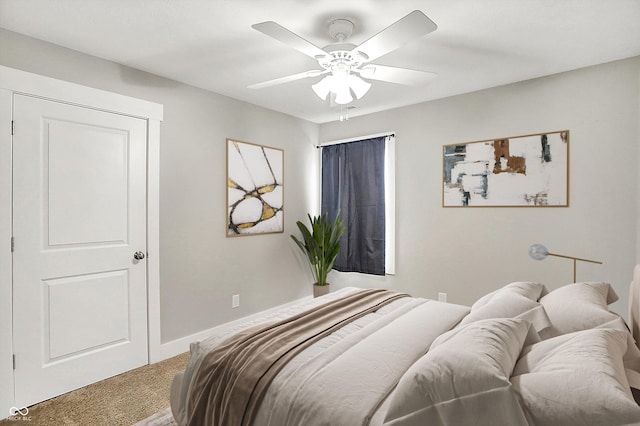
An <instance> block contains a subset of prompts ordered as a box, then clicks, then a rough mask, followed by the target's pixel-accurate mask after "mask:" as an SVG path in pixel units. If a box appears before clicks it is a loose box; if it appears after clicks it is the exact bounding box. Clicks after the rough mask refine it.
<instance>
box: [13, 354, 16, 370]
mask: <svg viewBox="0 0 640 426" xmlns="http://www.w3.org/2000/svg"><path fill="white" fill-rule="evenodd" d="M13 369H14V370H15V369H16V354H13Z"/></svg>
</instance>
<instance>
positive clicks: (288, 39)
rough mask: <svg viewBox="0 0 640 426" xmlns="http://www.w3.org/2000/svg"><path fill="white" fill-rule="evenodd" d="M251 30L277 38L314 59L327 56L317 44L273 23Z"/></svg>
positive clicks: (263, 24)
mask: <svg viewBox="0 0 640 426" xmlns="http://www.w3.org/2000/svg"><path fill="white" fill-rule="evenodd" d="M251 28H253V29H255V30H258V31H260V32H261V33H263V34H266V35H268V36H269V37H272V38H275V39H276V40H278V41H280V42H282V43H284V44H286V45H288V46H291V47H293V48H294V49H296V50H297V51H299V52H302V53H304V54H305V55H307V56H310V57H312V58H314V59H315V58H316V56H325V55H326V54H327V52H325V51H324V50H322V49H320V48H319V47H318V46H316V45H315V44H313V43H311V42H309V41H307V40H305V39H303V38H302V37H300V36H299V35H297V34H295V33H292V32H291V31H289V30H288V29H286V28H285V27H283V26H282V25H280V24H277V23H275V22H273V21H267V22H261V23H259V24H254V25H252V26H251Z"/></svg>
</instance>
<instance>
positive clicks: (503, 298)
mask: <svg viewBox="0 0 640 426" xmlns="http://www.w3.org/2000/svg"><path fill="white" fill-rule="evenodd" d="M514 284H520V283H514ZM540 286H541V287H543V286H542V284H540ZM540 291H542V289H541V288H540ZM481 300H482V299H481ZM478 302H480V301H478ZM478 302H476V303H475V304H474V305H473V306H472V307H471V312H470V313H469V314H468V315H467V316H466V317H464V318H463V319H462V321H460V325H465V324H469V323H472V322H474V321H478V320H483V319H489V318H520V319H524V320H527V321H529V322H531V323H532V324H533V326H534V327H535V329H536V331H538V332H541V331H542V330H544V329H546V328H548V327H549V326H550V325H551V322H550V321H549V317H548V316H547V313H546V312H545V310H544V308H543V307H542V305H540V304H539V303H538V302H536V301H535V300H532V299H530V298H529V297H527V296H524V295H523V294H522V293H521V292H520V291H519V288H515V287H511V288H506V287H505V288H502V289H500V290H498V291H497V292H495V294H493V295H492V296H491V298H490V299H489V300H487V301H486V302H485V303H478Z"/></svg>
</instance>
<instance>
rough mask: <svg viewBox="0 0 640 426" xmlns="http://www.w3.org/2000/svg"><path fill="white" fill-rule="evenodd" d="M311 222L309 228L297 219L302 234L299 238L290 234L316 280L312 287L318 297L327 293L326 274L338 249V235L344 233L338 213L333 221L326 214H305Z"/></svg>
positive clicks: (314, 294) (331, 266) (331, 267)
mask: <svg viewBox="0 0 640 426" xmlns="http://www.w3.org/2000/svg"><path fill="white" fill-rule="evenodd" d="M307 216H308V217H309V222H310V223H311V229H309V228H307V226H306V225H305V224H304V223H302V222H300V221H297V222H296V224H297V225H298V229H300V233H301V234H302V239H301V240H299V239H298V238H297V237H296V236H295V235H291V238H293V241H295V242H296V244H297V245H298V247H300V250H302V252H303V253H304V254H305V255H306V256H307V260H308V261H309V266H310V267H311V274H312V275H313V279H314V280H315V281H316V282H315V284H314V287H313V296H314V297H318V296H321V295H323V294H327V293H329V283H327V275H328V274H329V271H331V269H333V263H334V262H335V260H336V257H337V256H338V252H339V251H340V236H341V235H342V234H343V233H344V231H345V227H344V225H342V222H341V221H340V213H338V215H337V216H336V219H335V220H334V221H333V222H329V219H328V217H327V214H326V213H325V214H323V215H321V216H314V217H311V215H307Z"/></svg>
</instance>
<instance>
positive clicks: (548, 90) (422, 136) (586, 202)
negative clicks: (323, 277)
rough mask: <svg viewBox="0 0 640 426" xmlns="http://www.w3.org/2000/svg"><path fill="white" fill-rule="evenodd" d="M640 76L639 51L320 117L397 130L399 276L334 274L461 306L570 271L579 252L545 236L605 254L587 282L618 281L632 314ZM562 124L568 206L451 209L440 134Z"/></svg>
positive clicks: (587, 273)
mask: <svg viewBox="0 0 640 426" xmlns="http://www.w3.org/2000/svg"><path fill="white" fill-rule="evenodd" d="M639 75H640V58H632V59H628V60H624V61H619V62H614V63H610V64H605V65H600V66H595V67H590V68H585V69H581V70H577V71H573V72H567V73H563V74H557V75H553V76H550V77H545V78H540V79H535V80H530V81H525V82H521V83H516V84H512V85H508V86H503V87H498V88H493V89H488V90H483V91H479V92H474V93H470V94H465V95H461V96H456V97H451V98H447V99H442V100H438V101H433V102H428V103H423V104H418V105H414V106H410V107H405V108H399V109H395V110H392V111H387V112H381V113H376V114H370V115H367V116H363V117H358V118H352V119H351V120H349V121H348V122H346V123H327V124H324V125H322V126H321V128H320V139H321V141H322V142H326V141H331V140H337V139H342V138H347V137H352V136H357V135H368V134H374V133H378V132H383V131H388V130H392V131H395V132H396V138H397V148H396V157H397V168H398V171H397V178H396V179H397V181H396V194H397V195H396V197H397V198H396V203H397V204H396V205H397V213H396V215H397V226H396V232H397V268H396V272H397V275H396V276H394V277H387V278H383V279H380V278H377V279H365V280H362V277H360V276H358V275H357V274H340V273H335V272H333V274H334V275H333V277H330V279H331V281H332V282H333V283H336V284H338V285H339V286H344V285H349V284H354V283H356V282H364V283H366V284H371V285H375V286H386V287H392V288H398V289H402V290H405V291H409V292H410V293H413V294H416V295H421V296H426V297H430V298H437V295H438V292H446V293H448V296H449V297H448V299H449V301H450V302H454V303H462V304H470V303H472V302H473V301H474V300H476V299H477V297H478V296H480V295H482V294H484V293H486V292H488V291H490V290H492V289H495V288H497V287H499V286H501V285H503V284H506V283H508V282H511V281H515V280H532V281H538V280H539V281H542V282H543V283H545V284H546V285H547V287H548V288H549V289H552V288H556V287H558V286H560V285H562V284H565V283H568V282H570V281H572V279H573V268H572V262H571V261H569V260H565V259H559V258H551V257H550V258H547V259H545V260H544V261H542V262H538V261H534V260H532V259H530V258H529V257H528V254H527V249H528V247H529V245H531V244H532V243H535V242H539V243H543V244H545V245H546V246H547V247H548V248H549V250H550V251H553V252H556V253H561V254H567V255H573V256H577V257H583V258H590V259H596V260H601V261H603V262H604V265H602V266H599V265H591V264H586V263H579V264H578V281H580V280H605V281H609V282H611V283H612V284H613V285H614V287H615V290H616V291H617V293H618V294H619V295H620V297H621V301H620V302H618V303H617V304H616V305H615V306H614V309H615V310H616V311H618V312H619V313H621V314H623V315H625V316H626V312H627V308H626V306H627V287H628V284H629V281H630V280H631V274H632V271H633V266H634V264H635V263H636V261H637V259H638V256H637V253H636V241H637V238H636V235H637V229H636V228H637V217H638V191H639V189H638V158H639V157H638V155H639V154H638V146H639V144H640V137H639V116H640V115H639V100H640V95H639V90H638V87H639V79H638V77H639ZM425 90H429V89H428V88H426V89H425ZM564 129H569V130H570V132H571V134H570V137H571V141H570V207H568V208H543V209H540V208H475V209H454V208H442V201H441V200H442V187H441V185H442V145H443V144H451V143H458V142H467V141H476V140H483V139H491V138H496V137H507V136H516V135H525V134H531V133H539V132H544V131H554V130H564ZM366 284H365V285H366Z"/></svg>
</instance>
